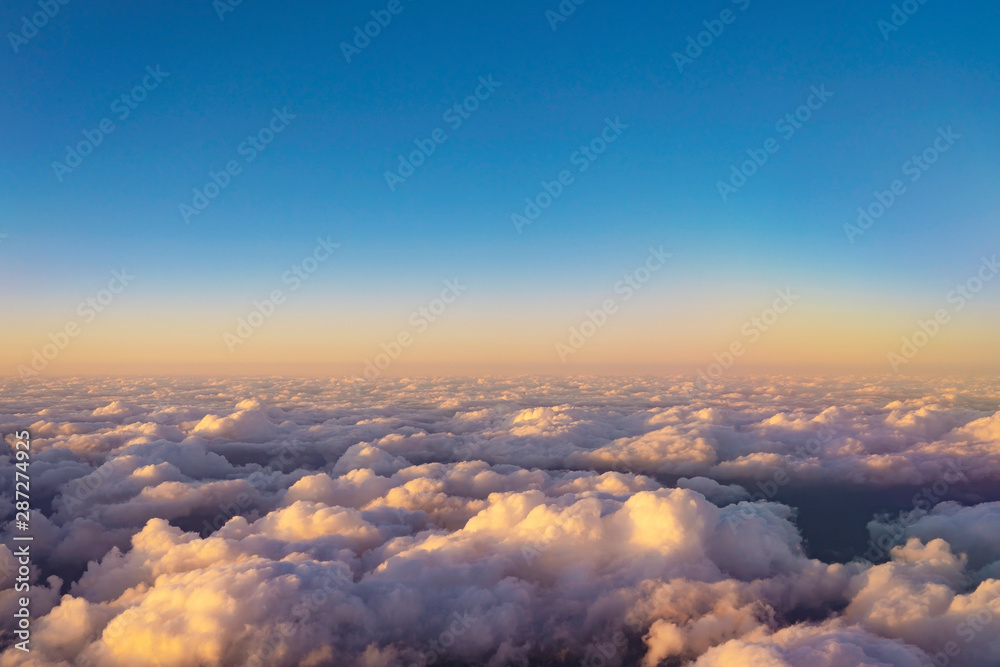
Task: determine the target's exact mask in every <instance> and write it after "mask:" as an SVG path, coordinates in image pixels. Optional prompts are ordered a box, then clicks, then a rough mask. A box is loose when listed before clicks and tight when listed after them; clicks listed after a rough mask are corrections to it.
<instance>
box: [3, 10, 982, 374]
mask: <svg viewBox="0 0 1000 667" xmlns="http://www.w3.org/2000/svg"><path fill="white" fill-rule="evenodd" d="M318 5H319V3H307V4H305V5H301V6H280V5H275V4H273V3H263V2H257V1H254V0H247V1H245V2H242V3H240V4H239V5H236V6H231V5H228V4H223V3H221V2H216V3H215V4H213V3H212V2H209V1H208V0H200V1H199V2H194V3H184V4H183V5H182V6H179V7H177V6H170V7H165V6H164V7H159V6H149V5H147V4H145V3H133V4H130V5H127V6H122V5H120V4H118V3H115V4H112V3H110V2H104V1H96V2H91V3H83V2H74V1H72V0H71V1H70V2H68V3H67V4H65V5H58V11H57V12H56V13H55V15H54V16H52V17H51V18H48V17H41V18H39V19H38V22H39V23H42V24H43V25H41V27H38V28H37V30H32V28H31V27H27V28H26V27H25V20H27V21H29V22H30V20H31V19H30V17H31V16H32V15H33V14H36V13H37V12H39V11H40V10H39V5H38V4H37V3H34V2H28V1H26V0H14V1H12V2H9V3H6V4H5V7H4V9H3V11H2V12H0V28H2V30H3V33H4V35H5V39H4V42H5V43H4V44H3V45H2V46H0V59H2V64H0V77H2V79H0V82H2V88H3V90H4V91H6V93H7V95H8V101H7V103H6V104H4V105H2V107H0V114H2V119H3V121H4V122H3V127H4V128H5V132H4V133H3V135H2V137H0V197H2V201H3V213H4V214H3V216H2V217H0V233H2V234H5V236H4V237H3V238H2V239H0V276H2V277H0V280H2V284H3V285H4V290H3V292H2V294H0V300H2V301H0V303H2V305H3V307H4V308H5V312H7V313H8V314H14V317H13V324H12V326H7V327H4V331H3V333H2V334H0V340H2V341H3V345H2V346H0V365H2V366H3V367H4V372H5V373H12V374H14V375H21V376H23V375H24V372H25V371H29V372H36V373H45V374H60V373H74V372H81V371H93V372H118V371H121V372H125V371H128V372H151V371H154V370H155V371H171V370H176V371H179V372H180V371H183V372H190V371H192V370H206V369H210V370H212V371H213V372H217V371H231V372H234V373H245V372H257V371H260V370H281V371H295V372H312V371H314V370H317V369H338V370H339V371H342V372H346V373H349V374H354V375H363V374H365V373H366V372H368V374H369V376H374V375H381V374H394V373H400V372H403V373H405V372H409V371H411V370H414V369H425V370H430V371H433V372H438V371H446V370H474V371H476V372H479V371H484V372H495V371H503V370H510V369H518V370H520V369H524V370H546V371H559V372H584V371H589V370H595V369H597V370H602V371H617V370H625V369H627V370H636V369H638V370H653V369H659V368H672V367H677V368H684V369H687V371H686V372H692V373H701V372H704V373H708V374H711V372H712V364H713V363H714V364H718V367H717V368H716V370H719V371H720V372H721V371H723V370H724V371H725V372H737V371H739V370H740V369H752V368H759V367H768V368H782V369H785V368H788V369H804V368H806V367H809V368H813V367H823V368H831V369H836V370H848V369H850V370H854V369H865V370H873V371H877V372H885V373H895V372H900V373H904V374H906V373H917V372H921V371H929V370H934V371H938V370H942V369H943V370H946V371H959V370H962V371H966V370H984V369H993V370H995V369H996V368H1000V351H998V348H997V346H996V345H995V341H996V335H995V332H996V331H997V326H998V325H1000V315H998V313H1000V309H998V308H997V305H998V304H1000V280H997V281H992V282H990V279H991V278H992V277H994V275H995V274H996V272H997V270H996V269H993V268H991V267H992V264H991V263H990V262H991V261H992V258H993V257H995V253H996V252H997V251H998V250H1000V232H998V226H997V224H996V220H997V214H998V212H1000V190H998V189H997V188H996V186H995V184H996V182H997V176H998V172H1000V162H998V160H997V157H998V155H1000V138H998V136H997V133H996V131H995V128H996V126H997V117H998V114H1000V105H998V104H997V101H998V93H1000V85H998V84H1000V70H998V65H997V63H998V62H1000V45H998V44H997V42H996V39H995V26H996V25H997V19H998V18H1000V17H998V13H1000V9H998V8H997V7H996V5H995V4H993V3H986V2H971V3H967V4H963V5H962V6H961V8H957V7H952V6H949V5H947V4H946V3H942V2H934V1H933V0H932V1H929V2H926V3H924V4H919V3H913V5H912V6H911V5H907V8H909V9H911V10H914V9H915V11H913V13H912V15H910V14H905V13H904V14H900V13H897V14H896V17H895V21H896V23H893V20H894V19H893V14H894V7H893V4H892V3H890V2H885V3H882V2H874V3H872V2H841V3H832V2H831V3H794V4H787V3H786V4H782V5H775V4H773V3H772V4H768V3H760V2H758V1H757V0H739V1H738V2H729V1H728V0H727V1H725V2H723V1H715V2H711V3H698V4H697V5H695V6H682V5H680V4H677V3H641V4H640V5H636V6H628V7H623V6H621V5H616V4H614V3H608V2H601V1H600V0H590V1H589V2H585V3H583V4H581V5H579V6H575V5H571V4H570V3H563V5H562V6H563V8H564V11H565V8H567V7H571V6H572V7H575V9H574V10H573V11H572V13H571V14H569V15H568V16H564V15H562V14H560V13H559V11H560V9H559V8H560V5H559V4H558V3H557V2H554V1H550V2H543V3H527V2H518V1H513V2H507V3H492V4H485V5H482V6H476V7H474V8H473V7H470V6H469V5H468V4H467V3H457V2H451V3H449V2H441V3H426V4H425V3H420V2H411V1H410V0H400V2H398V3H396V2H393V3H389V2H381V0H380V1H378V2H370V3H369V2H350V3H336V4H334V5H329V6H327V5H324V6H318ZM900 11H902V9H901V10H900ZM373 12H374V14H373ZM393 12H395V13H393ZM26 16H28V17H29V18H28V19H24V18H23V17H26ZM904 18H905V21H904V20H903V19H904ZM378 19H381V20H382V21H383V22H384V23H387V25H385V26H384V27H383V26H376V25H375V24H371V22H372V21H375V20H378ZM366 24H371V25H369V26H368V28H369V30H370V32H371V33H373V34H374V33H377V34H375V36H374V37H368V38H365V37H364V36H363V31H364V30H365V26H366ZM897 24H898V25H897ZM699 33H701V34H699ZM713 33H718V34H713ZM359 34H361V35H362V37H358V35H359ZM689 38H690V40H689ZM699 39H700V40H701V44H700V45H699V44H698V40H699ZM144 82H145V83H144ZM483 82H486V83H483ZM137 86H138V88H137ZM143 86H145V87H143ZM477 92H478V94H479V98H478V99H477V98H476V97H475V96H476V94H477ZM123 96H125V99H124V100H123V99H122V98H123ZM470 96H471V98H470ZM140 98H142V99H140ZM456 104H466V105H467V106H468V108H467V109H466V110H465V111H463V112H462V113H459V112H458V111H455V109H454V106H455V105H456ZM809 104H812V107H813V108H811V109H810V108H808V105H809ZM803 105H807V106H805V108H803ZM133 107H134V108H133ZM460 108H461V107H460ZM468 109H472V110H468ZM126 112H127V115H126ZM796 113H799V114H800V118H805V117H808V118H807V119H806V120H795V118H794V114H796ZM787 114H792V115H793V116H792V120H791V121H789V120H783V119H786V115H787ZM104 119H108V120H107V121H106V122H104V125H103V127H104V128H108V127H111V128H112V131H111V132H110V133H106V132H105V131H104V130H102V129H101V128H102V121H104ZM793 123H794V125H793ZM275 128H277V129H279V130H280V131H273V130H274V129H275ZM262 130H263V134H261V131H262ZM602 132H603V133H604V136H603V137H602ZM88 136H89V137H91V138H94V137H96V138H97V139H99V142H98V141H96V140H95V141H94V143H97V145H96V146H94V147H93V149H92V151H91V152H89V154H88V155H85V156H82V157H80V158H79V162H78V163H77V162H76V158H75V157H74V156H72V155H68V147H77V146H78V145H79V144H80V142H84V143H85V145H84V148H83V150H82V151H81V152H84V151H86V150H87V149H88V148H90V147H89V146H87V145H86V142H88V141H91V140H89V139H87V137H88ZM251 136H255V137H258V138H257V139H255V140H254V141H258V142H263V141H267V142H269V143H266V145H264V144H263V143H259V146H260V149H259V150H258V149H257V148H253V146H252V143H251V142H250V141H249V138H250V137H251ZM435 136H436V137H438V141H436V142H435V141H434V137H435ZM611 139H613V140H611ZM606 140H609V141H607V142H606ZM418 142H419V144H420V145H423V146H428V145H433V147H434V150H433V152H431V153H430V154H429V155H427V156H423V155H418V156H417V160H418V161H422V164H420V165H419V166H416V167H415V168H414V169H413V171H412V174H411V173H409V171H408V170H407V169H405V168H404V170H403V172H400V171H398V170H399V165H400V158H399V156H400V155H404V156H410V155H411V154H412V153H413V151H415V150H418ZM428 142H430V144H429V143H428ZM935 142H937V144H936V145H937V148H935ZM588 145H591V146H594V147H595V148H594V152H592V153H591V156H592V158H591V157H587V156H586V155H585V154H584V153H582V152H581V148H582V147H586V146H588ZM598 150H601V151H603V152H600V153H599V154H597V151H598ZM925 150H927V151H929V153H928V154H927V155H929V156H930V157H931V158H934V159H933V164H929V163H925V162H921V163H920V164H921V165H922V166H916V163H914V162H913V161H912V159H913V158H914V156H918V158H919V156H921V155H924V154H925ZM428 152H430V151H428ZM251 156H252V157H253V159H252V160H251V159H250V158H251ZM754 156H756V157H757V161H758V163H760V162H763V164H750V165H749V166H745V165H744V163H745V162H746V161H747V160H749V159H753V158H754ZM761 156H763V157H761ZM929 161H930V160H928V162H929ZM55 163H61V164H58V165H57V164H55ZM227 167H228V168H230V169H231V170H232V172H233V173H231V174H226V173H225V172H226V169H227ZM741 167H742V168H743V169H744V170H745V171H746V172H752V175H750V176H748V177H746V178H745V179H742V177H740V176H737V177H732V172H733V169H734V168H735V169H740V168H741ZM392 171H395V172H396V177H392V176H390V177H388V178H387V176H386V174H387V172H392ZM404 172H405V173H404ZM212 174H215V175H216V180H217V182H219V183H222V182H225V187H222V188H219V192H218V194H217V196H214V197H213V198H212V199H211V200H208V199H205V200H199V198H198V197H199V196H201V195H197V194H196V193H195V190H199V191H200V190H203V189H204V188H205V186H206V184H211V183H212V180H211V179H212ZM220 174H223V175H220ZM560 174H562V177H563V178H564V180H565V182H564V183H559V179H560ZM731 178H735V180H730V179H731ZM897 180H898V181H899V183H898V184H897V194H893V193H892V188H893V183H894V181H897ZM720 182H722V183H728V184H729V186H730V187H728V188H727V187H725V186H721V187H720ZM546 183H547V184H549V185H548V187H549V192H557V193H558V194H557V196H555V197H554V198H552V201H551V204H548V201H547V200H546V199H545V193H546V190H545V184H546ZM560 188H561V190H560ZM209 190H210V191H211V186H210V187H209ZM213 194H214V193H213ZM540 194H541V195H542V197H541V199H539V195H540ZM890 197H891V198H892V200H893V201H892V203H891V204H889V205H888V206H887V207H886V210H885V211H884V214H882V215H880V216H876V218H875V219H873V220H872V222H871V224H869V225H868V227H867V228H866V229H861V228H859V227H857V226H856V224H857V220H858V209H859V207H863V208H865V209H870V210H876V211H877V210H878V207H879V206H880V204H879V203H878V199H879V198H881V199H882V201H883V203H885V202H888V201H889V198H890ZM526 198H527V199H529V200H536V201H538V202H539V203H541V202H546V204H547V205H546V207H545V208H544V209H543V210H539V212H538V213H539V214H538V215H537V217H534V216H533V217H534V219H533V220H528V219H527V216H528V215H529V214H532V213H533V211H531V210H530V207H529V205H528V204H527V203H526ZM199 202H200V203H205V204H207V205H206V206H205V207H204V208H203V210H197V211H196V209H194V206H195V205H196V204H198V203H199ZM873 206H875V208H874V209H872V207H873ZM185 207H188V208H187V209H186V212H185ZM526 208H528V209H529V210H527V211H526ZM195 211H196V212H195ZM515 215H519V216H524V217H521V218H517V217H513V218H512V216H515ZM845 225H846V226H847V227H846V228H845ZM852 225H855V226H854V227H852ZM333 246H336V248H335V249H331V248H332V247H333ZM657 253H659V254H657ZM666 255H669V257H668V258H665V257H666ZM657 257H659V258H661V259H656V258H657ZM664 258H665V259H664ZM984 260H985V262H984ZM652 266H655V267H656V269H655V270H653V269H652V268H651V267H652ZM296 267H298V268H297V269H296ZM642 267H646V270H645V271H644V270H643V269H642ZM310 268H311V269H313V270H312V271H309V270H308V269H310ZM296 270H298V271H299V273H298V274H297V273H296ZM116 271H117V272H119V273H118V276H119V277H115V274H114V273H113V272H116ZM977 275H978V276H979V278H978V280H981V281H982V282H981V283H978V286H979V287H981V289H980V290H979V291H978V292H975V291H972V292H969V294H968V295H967V296H961V293H960V292H956V291H955V290H956V289H957V288H958V287H959V286H966V289H973V288H975V287H976V286H977V283H976V280H977ZM628 276H631V277H632V279H633V280H634V281H636V284H637V285H638V287H635V288H633V287H629V286H628V279H627V277H628ZM987 276H989V279H987V278H986V277H987ZM642 278H646V280H645V281H644V282H643V281H642V280H641V279H642ZM970 280H971V281H973V282H972V284H971V285H970V284H969V283H968V281H970ZM447 281H450V282H447ZM622 281H624V282H622ZM449 285H451V287H449ZM109 286H110V287H111V288H114V290H118V291H117V292H116V291H113V290H110V289H109ZM102 290H108V291H105V292H102ZM276 290H277V291H278V292H279V293H280V297H281V298H280V299H279V301H280V303H275V304H273V306H269V305H268V303H266V301H268V300H269V299H271V297H272V296H273V295H274V293H275V291H276ZM778 291H781V293H783V294H785V295H786V297H785V300H781V297H780V296H776V294H777V293H778ZM443 293H444V296H446V297H447V299H448V300H450V302H448V303H446V302H445V300H444V299H442V294H443ZM87 299H95V300H97V303H98V305H99V306H100V312H98V308H97V307H95V306H93V305H90V306H88V305H86V303H87ZM102 299H103V301H104V303H101V300H102ZM436 299H442V300H441V301H435V300H436ZM255 302H256V304H257V305H255ZM609 303H610V304H611V307H608V308H605V306H606V305H607V304H609ZM80 304H84V305H82V306H81V305H80ZM421 308H425V309H429V310H427V313H430V316H428V315H427V313H425V314H421V313H420V309H421ZM779 310H783V311H784V312H779ZM254 312H260V313H263V314H258V315H253V313H254ZM588 313H590V315H588ZM241 318H242V319H244V320H247V325H241V324H240V320H241ZM432 318H433V321H432ZM754 318H757V322H761V323H764V324H758V323H755V320H754ZM935 319H936V323H937V326H936V327H935ZM251 322H259V323H260V325H259V326H252V325H251V324H250V323H251ZM588 322H590V323H591V324H588ZM920 322H923V323H924V326H923V328H921V324H920ZM67 327H69V328H68V329H67ZM574 330H575V331H576V332H577V333H575V334H574ZM68 331H74V332H76V333H75V334H72V335H71V334H70V333H66V332H68ZM921 332H922V333H921ZM64 333H65V336H63V334H64ZM243 334H247V335H243ZM588 334H590V335H588ZM921 335H923V338H921ZM915 336H916V337H917V338H916V339H914V337H915ZM904 338H905V339H906V340H907V341H909V342H910V344H911V345H912V348H911V349H907V346H906V343H905V342H904ZM403 340H406V341H409V342H408V343H405V344H404V343H402V342H400V341H403ZM921 343H922V344H921ZM394 345H397V346H398V348H397V347H394ZM46 346H49V347H48V349H46ZM734 350H742V351H741V352H740V353H739V354H735V353H734V352H733V351H734ZM909 352H913V354H909ZM380 354H381V355H384V356H383V357H381V358H380V357H379V356H378V355H380ZM727 355H733V356H732V357H731V358H730V357H727ZM893 355H895V361H894V359H893ZM383 362H384V363H383Z"/></svg>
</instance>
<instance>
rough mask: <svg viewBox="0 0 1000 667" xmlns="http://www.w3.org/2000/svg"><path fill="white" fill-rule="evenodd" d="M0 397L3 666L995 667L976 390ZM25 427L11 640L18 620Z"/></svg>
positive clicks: (468, 387)
mask: <svg viewBox="0 0 1000 667" xmlns="http://www.w3.org/2000/svg"><path fill="white" fill-rule="evenodd" d="M0 397H2V400H0V432H2V433H4V434H5V435H7V441H6V442H7V444H6V446H4V447H2V448H0V451H2V455H0V490H2V491H3V493H2V494H0V517H2V526H3V529H2V531H0V579H2V581H0V629H2V630H3V631H4V634H3V637H4V644H3V646H4V647H5V650H4V651H3V653H0V667H9V666H14V665H19V666H24V667H28V666H32V667H43V666H44V667H68V666H71V665H72V666H73V667H91V666H101V667H104V666H107V667H116V666H122V667H124V666H129V667H133V666H136V665H138V666H145V665H158V666H163V667H191V666H206V667H207V666H216V665H220V666H221V665H225V666H237V665H240V666H242V665H246V666H250V667H253V666H262V665H268V666H270V665H274V666H287V665H302V666H306V667H309V666H313V667H321V666H328V665H337V666H352V665H364V666H367V667H381V666H385V667H388V666H395V665H401V666H405V667H409V666H412V665H416V666H419V667H424V666H425V665H488V666H491V667H493V666H495V667H499V666H503V665H581V664H582V665H588V666H594V667H601V666H605V665H606V666H608V667H613V666H616V665H642V666H643V667H654V666H656V665H661V666H663V665H668V666H679V665H694V666H695V667H741V666H746V667H784V666H794V667H858V666H860V665H865V666H871V667H874V666H877V665H891V666H894V667H895V666H900V667H911V666H912V667H917V666H925V665H960V666H971V667H991V666H993V667H995V666H996V665H1000V502H998V501H1000V384H998V383H996V382H993V381H985V380H981V381H976V380H961V381H960V380H947V381H945V380H933V381H932V380H914V379H899V378H893V379H887V378H883V379H871V378H867V379H866V378H844V379H837V380H831V379H808V378H805V379H803V378H790V377H742V378H735V377H734V378H728V379H726V380H725V381H723V382H720V383H718V384H716V385H713V386H711V387H709V388H708V389H706V390H698V389H696V388H695V387H694V386H693V384H692V383H691V382H690V381H689V379H684V378H673V379H671V378H645V379H644V378H599V377H587V378H571V379H566V378H547V377H517V378H482V379H434V380H432V379H385V380H379V381H377V382H370V381H365V380H359V379H294V380H293V379H273V378H264V379H220V380H205V379H194V378H130V379H99V378H96V379H95V378H76V379H67V378H52V379H44V380H35V381H32V382H26V383H22V382H18V381H13V380H11V381H7V382H6V384H3V383H0ZM23 429H28V430H29V431H30V432H31V435H32V464H31V468H30V474H31V479H32V486H31V496H32V501H31V502H32V506H33V507H34V510H33V512H32V519H31V522H32V533H33V534H34V542H33V546H32V558H33V566H32V575H31V576H32V583H33V587H32V593H31V595H32V614H33V626H32V627H33V632H32V651H31V652H30V653H24V652H23V651H19V650H17V649H15V648H14V647H13V646H11V643H12V640H11V634H10V633H11V630H12V629H13V620H14V619H13V612H14V610H15V608H16V605H17V597H19V596H21V595H22V594H21V593H16V592H15V591H14V590H13V588H12V582H13V578H14V573H15V572H16V570H17V567H16V561H15V559H14V556H13V554H12V550H11V549H10V548H8V545H12V544H13V542H12V540H11V537H12V534H13V526H12V524H11V522H12V520H13V518H14V506H13V503H12V499H13V497H14V493H13V490H14V479H15V475H14V458H13V456H12V454H11V449H10V446H11V445H12V443H13V436H12V434H13V433H14V432H15V431H20V430H23ZM791 499H794V502H793V500H791ZM859 499H861V500H859ZM859 505H860V510H859V509H858V507H859ZM807 508H811V509H807ZM817 508H819V509H817ZM807 514H808V521H807ZM807 523H808V525H809V526H810V527H809V529H808V531H807V530H806V529H805V528H804V526H806V524H807ZM842 535H843V536H846V537H843V538H842V537H841V536H842ZM858 535H860V536H861V538H860V546H858V537H857V536H858ZM831 543H832V544H831ZM820 545H823V546H820Z"/></svg>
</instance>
